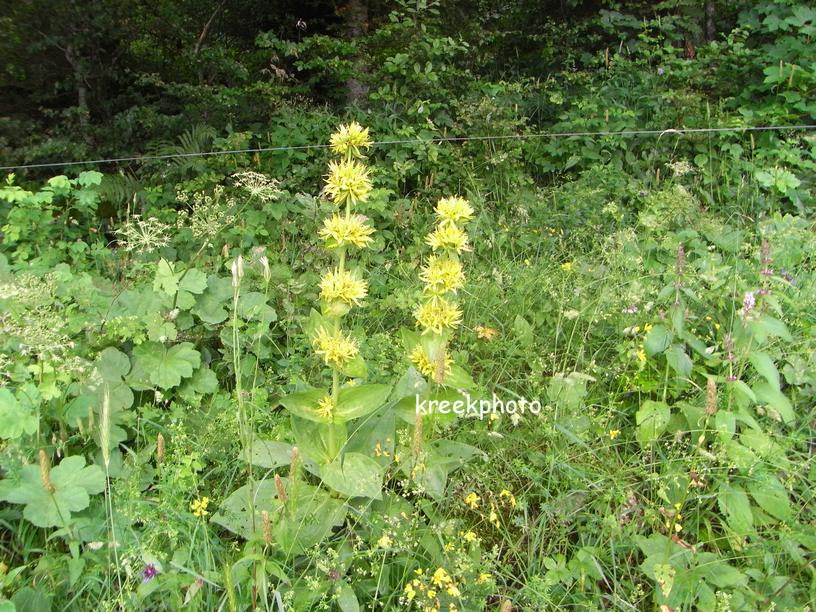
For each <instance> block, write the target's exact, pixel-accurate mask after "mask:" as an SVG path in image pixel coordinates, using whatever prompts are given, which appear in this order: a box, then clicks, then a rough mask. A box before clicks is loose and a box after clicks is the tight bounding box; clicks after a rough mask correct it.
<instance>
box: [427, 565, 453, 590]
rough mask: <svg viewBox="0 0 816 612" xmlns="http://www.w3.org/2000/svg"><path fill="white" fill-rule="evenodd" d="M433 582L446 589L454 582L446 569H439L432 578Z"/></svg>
mask: <svg viewBox="0 0 816 612" xmlns="http://www.w3.org/2000/svg"><path fill="white" fill-rule="evenodd" d="M431 582H432V583H433V584H435V585H436V586H438V587H443V588H444V587H445V586H447V585H449V584H451V583H452V582H453V579H452V578H451V577H450V574H448V572H447V570H446V569H445V568H444V567H440V568H437V570H436V571H435V572H434V573H433V576H432V577H431Z"/></svg>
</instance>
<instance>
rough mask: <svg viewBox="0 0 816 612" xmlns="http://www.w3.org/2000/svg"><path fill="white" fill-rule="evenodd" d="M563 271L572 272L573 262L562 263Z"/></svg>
mask: <svg viewBox="0 0 816 612" xmlns="http://www.w3.org/2000/svg"><path fill="white" fill-rule="evenodd" d="M561 269H562V270H563V271H564V272H572V262H571V261H567V262H564V263H562V264H561Z"/></svg>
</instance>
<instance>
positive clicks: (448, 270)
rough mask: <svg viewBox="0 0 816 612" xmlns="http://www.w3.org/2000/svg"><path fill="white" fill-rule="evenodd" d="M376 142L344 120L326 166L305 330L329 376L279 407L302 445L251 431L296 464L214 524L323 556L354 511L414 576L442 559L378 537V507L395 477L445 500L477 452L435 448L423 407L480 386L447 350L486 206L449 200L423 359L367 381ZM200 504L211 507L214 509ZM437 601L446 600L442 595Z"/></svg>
mask: <svg viewBox="0 0 816 612" xmlns="http://www.w3.org/2000/svg"><path fill="white" fill-rule="evenodd" d="M371 144H372V143H371V140H370V138H369V135H368V130H367V129H364V128H363V127H361V126H360V125H358V124H356V123H352V124H350V125H347V126H341V127H340V129H339V130H338V131H337V132H336V133H335V134H334V135H333V136H332V137H331V151H332V153H333V154H334V155H335V156H337V159H333V160H331V161H330V162H329V164H328V173H327V175H326V178H325V186H324V188H323V190H322V195H323V196H324V197H325V198H326V199H327V200H328V202H329V203H330V204H331V206H332V208H333V210H332V211H331V212H330V214H329V216H328V217H327V218H326V219H325V220H324V221H323V224H322V227H321V228H320V229H319V230H318V232H317V235H318V238H319V239H321V240H322V242H323V246H324V248H325V250H326V254H327V255H328V258H327V259H328V260H329V261H328V265H326V267H325V268H324V269H323V271H322V276H321V279H320V281H319V284H318V288H319V304H318V306H319V309H313V310H312V311H311V313H310V314H309V316H308V317H307V318H306V320H305V322H304V326H303V331H304V335H305V337H306V338H307V339H308V347H309V349H310V351H311V356H312V359H313V362H314V363H316V364H318V365H319V366H320V368H319V371H320V373H319V375H318V377H319V379H318V380H314V381H313V382H314V384H313V385H307V386H305V387H303V388H300V389H297V390H296V391H295V392H293V393H289V394H287V395H285V396H283V397H281V398H280V399H279V403H280V405H281V406H283V407H284V408H285V409H286V410H287V411H288V412H289V413H290V416H291V424H292V436H293V438H294V442H295V444H294V445H289V444H287V443H284V442H282V441H277V440H275V441H264V440H262V439H260V438H257V437H256V436H255V435H254V434H252V433H250V432H248V433H246V435H245V436H244V437H245V438H248V439H249V440H248V443H249V448H248V453H247V455H246V456H247V461H248V462H249V463H253V464H255V465H258V466H261V467H267V468H271V469H273V470H274V469H278V468H281V467H283V466H286V465H289V470H288V474H286V475H281V474H277V473H275V474H274V475H273V476H271V477H266V478H264V479H261V480H258V481H256V480H255V479H254V478H253V477H252V476H250V475H248V477H247V484H246V485H244V486H242V487H240V488H239V489H237V490H236V491H234V492H233V493H232V494H231V495H230V496H229V497H228V498H227V499H225V500H224V501H223V502H222V503H221V504H219V510H218V512H216V513H214V514H213V516H212V519H211V520H212V521H213V522H215V523H217V524H219V525H221V526H222V527H225V528H226V529H229V530H231V531H233V532H234V533H236V534H238V535H241V536H242V537H244V538H246V539H247V540H248V541H249V542H251V543H254V544H253V546H255V547H256V548H255V549H254V550H256V551H257V550H260V551H262V552H263V553H264V554H266V552H265V551H274V550H279V551H282V552H283V553H284V554H286V555H292V554H295V555H297V554H306V553H307V552H308V551H310V550H314V547H315V546H316V545H319V544H320V543H321V542H323V541H324V540H325V539H326V538H328V537H329V536H330V535H331V534H332V533H333V531H334V530H335V529H336V528H338V527H341V526H343V525H344V523H345V521H346V517H347V516H354V517H355V518H354V521H355V523H356V524H357V527H356V528H355V529H356V532H357V535H358V536H360V534H361V533H364V531H365V530H366V529H371V530H372V534H374V535H372V539H371V545H372V546H373V548H374V549H376V550H378V551H381V550H383V549H386V550H391V549H394V548H400V549H405V551H407V552H408V553H409V554H408V556H406V557H404V558H402V559H400V560H397V558H396V557H395V558H394V561H393V562H394V563H400V564H402V565H404V566H405V567H404V569H399V571H395V572H394V576H405V575H406V573H407V572H412V571H414V569H416V568H417V567H418V566H417V565H416V563H415V562H414V561H413V559H414V557H415V556H416V555H419V556H422V555H425V554H432V553H430V552H429V551H427V550H426V551H424V552H421V551H417V550H416V548H417V547H421V546H422V545H421V544H420V543H419V541H417V542H414V543H413V544H410V546H409V545H408V544H407V543H405V544H400V545H399V546H397V545H396V539H393V538H391V536H388V534H384V533H382V532H380V531H377V528H376V527H375V525H377V524H378V523H377V521H378V520H379V519H377V512H376V510H375V509H374V508H373V507H370V506H371V505H372V504H376V503H381V502H379V501H378V500H384V499H386V498H394V497H395V496H396V497H400V495H401V494H398V493H397V492H396V491H394V490H385V489H384V483H386V482H388V481H390V480H392V478H393V477H399V475H400V474H401V475H402V476H405V478H406V480H405V481H404V482H405V484H406V485H407V486H405V487H403V490H404V491H405V492H406V493H407V494H409V495H428V496H431V497H433V498H435V499H441V498H443V497H444V494H445V488H446V484H447V479H448V476H449V474H450V473H451V472H453V471H454V470H456V469H458V468H459V467H461V466H462V465H463V464H464V463H465V462H466V461H467V460H468V459H470V458H471V457H473V456H474V455H476V453H477V452H478V450H477V449H475V448H473V447H471V446H468V445H466V444H463V443H460V442H453V441H450V440H445V439H441V438H439V439H434V440H430V437H431V436H432V435H433V434H434V433H435V432H436V431H437V429H438V428H437V427H436V425H437V424H438V423H440V424H444V422H443V420H440V417H439V415H437V414H432V415H427V416H417V415H416V413H415V401H416V398H417V397H420V396H421V397H423V398H426V399H432V398H436V399H439V398H442V397H449V396H450V397H453V396H456V397H458V396H459V395H460V394H461V393H464V392H466V390H467V389H471V390H472V389H473V387H474V385H473V381H472V379H471V378H470V376H469V375H468V374H467V373H466V372H465V371H464V370H463V369H462V368H461V367H459V366H458V365H456V364H455V363H454V361H453V357H452V355H451V353H450V350H449V344H450V341H451V339H452V335H453V333H454V332H455V331H456V329H457V328H458V327H459V326H460V325H461V323H462V308H461V306H460V305H459V303H458V302H457V299H456V298H457V292H458V291H459V290H460V289H462V288H463V287H464V282H465V279H464V273H463V265H462V260H461V256H462V255H463V254H464V253H465V252H466V251H467V250H468V249H469V246H468V236H467V234H466V232H465V230H464V225H465V224H466V223H467V222H468V221H470V220H471V219H472V218H473V216H474V211H473V208H472V207H471V206H470V204H469V203H468V202H467V201H466V200H465V199H463V198H460V197H451V198H443V199H442V200H440V201H439V202H438V203H437V205H436V207H435V216H436V223H435V227H434V230H433V232H432V233H431V234H430V235H429V236H428V237H427V240H426V242H427V244H428V245H429V248H430V251H431V252H430V254H429V255H428V258H427V261H426V262H425V265H424V266H423V267H422V269H421V271H420V273H419V278H420V280H421V281H422V283H423V290H422V294H421V300H420V303H419V304H418V305H417V307H416V310H415V312H414V318H415V321H416V325H417V328H416V329H407V328H406V329H403V330H401V333H402V337H403V340H404V343H405V344H406V348H407V349H408V355H409V361H410V362H411V365H410V366H408V368H407V371H406V372H405V373H404V374H403V375H402V376H401V377H400V378H399V379H398V380H396V381H395V382H394V383H393V384H381V383H377V384H375V383H370V382H368V381H367V379H368V378H369V368H368V366H367V364H366V362H365V361H364V360H363V357H362V355H361V346H362V343H363V342H364V339H362V338H360V337H359V335H358V334H356V333H351V331H350V330H349V327H348V325H347V324H346V318H347V316H348V314H349V313H350V312H351V310H352V309H353V308H361V307H364V306H365V300H366V298H367V296H368V282H367V280H366V274H365V271H364V269H363V268H362V266H361V265H360V263H359V259H358V258H357V257H356V255H357V254H358V252H359V251H360V250H361V249H365V248H367V247H368V246H369V245H370V244H371V243H372V236H373V234H374V228H373V227H372V226H371V225H370V224H369V220H368V219H367V218H366V217H365V216H364V215H362V214H361V212H360V208H361V207H362V206H361V205H363V204H364V203H365V201H366V199H367V198H368V197H369V194H370V192H371V190H372V182H371V177H370V173H369V170H368V167H367V166H366V162H365V157H364V155H365V153H366V151H367V150H368V149H369V148H370V146H371ZM240 267H241V263H240V259H238V260H236V263H235V265H234V268H235V269H234V270H233V279H234V281H235V284H236V285H238V286H239V285H240V277H241V270H240ZM236 279H237V280H236ZM236 299H237V298H236ZM237 367H238V362H237V361H236V368H237ZM239 392H240V391H239ZM445 416H447V415H443V419H444V417H445ZM426 419H427V424H426V423H425V422H424V420H426ZM250 438H251V439H250ZM301 466H302V467H304V468H305V470H303V471H302V470H301V469H300V468H301ZM307 472H308V474H307ZM366 499H367V500H370V501H369V502H368V503H367V504H366V505H364V506H361V505H360V504H359V501H360V500H366ZM192 509H193V511H194V512H195V511H197V510H201V511H203V512H206V511H207V507H206V504H205V505H204V506H203V507H202V506H201V505H200V504H199V505H198V506H196V507H195V508H192ZM411 520H413V519H411ZM304 525H306V526H307V527H306V528H304V527H303V526H304ZM375 536H376V537H375ZM468 546H469V547H472V546H473V543H469V544H468ZM257 547H260V548H257ZM411 547H413V548H411ZM477 552H478V551H475V550H474V554H475V553H477ZM253 554H256V553H253ZM377 554H380V553H379V552H378V553H377ZM389 554H391V553H389ZM258 563H260V561H258ZM438 581H442V582H443V584H441V585H435V587H434V588H431V589H430V592H431V593H433V592H434V591H439V592H440V593H443V592H444V593H445V597H447V598H448V599H449V602H450V603H451V604H453V603H454V602H456V603H459V602H460V601H461V600H462V599H464V598H465V595H464V594H463V593H464V591H463V593H460V592H459V587H458V586H457V585H456V584H454V583H453V582H451V581H447V580H443V579H442V578H440V579H439V580H438ZM402 582H403V581H402V579H400V578H394V583H393V584H392V585H391V588H392V589H393V590H394V591H395V592H399V591H401V590H402V588H403V586H404V585H403V584H402ZM474 584H475V583H474ZM382 586H383V587H385V585H382ZM443 587H444V588H443ZM417 588H419V587H417ZM480 588H481V587H480ZM425 599H428V593H425ZM430 599H431V600H433V601H436V596H435V595H434V597H431V598H430ZM451 609H453V608H451Z"/></svg>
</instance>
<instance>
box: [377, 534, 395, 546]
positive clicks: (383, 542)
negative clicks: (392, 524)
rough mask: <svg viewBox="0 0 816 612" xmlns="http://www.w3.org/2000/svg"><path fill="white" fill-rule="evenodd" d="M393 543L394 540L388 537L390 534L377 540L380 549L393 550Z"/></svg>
mask: <svg viewBox="0 0 816 612" xmlns="http://www.w3.org/2000/svg"><path fill="white" fill-rule="evenodd" d="M393 543H394V540H392V539H391V538H390V537H389V536H388V534H383V536H382V537H381V538H380V539H379V540H377V546H379V547H380V548H391V545H392V544H393Z"/></svg>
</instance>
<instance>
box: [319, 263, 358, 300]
mask: <svg viewBox="0 0 816 612" xmlns="http://www.w3.org/2000/svg"><path fill="white" fill-rule="evenodd" d="M366 295H368V283H366V282H365V281H364V280H361V279H359V278H358V277H357V275H356V274H354V273H353V272H349V271H347V270H340V269H334V270H329V271H328V272H326V274H325V275H323V278H322V279H320V297H321V298H322V299H324V300H326V301H327V302H343V303H345V304H348V305H352V304H354V305H357V306H359V304H360V300H362V299H363V298H364V297H365V296H366Z"/></svg>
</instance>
